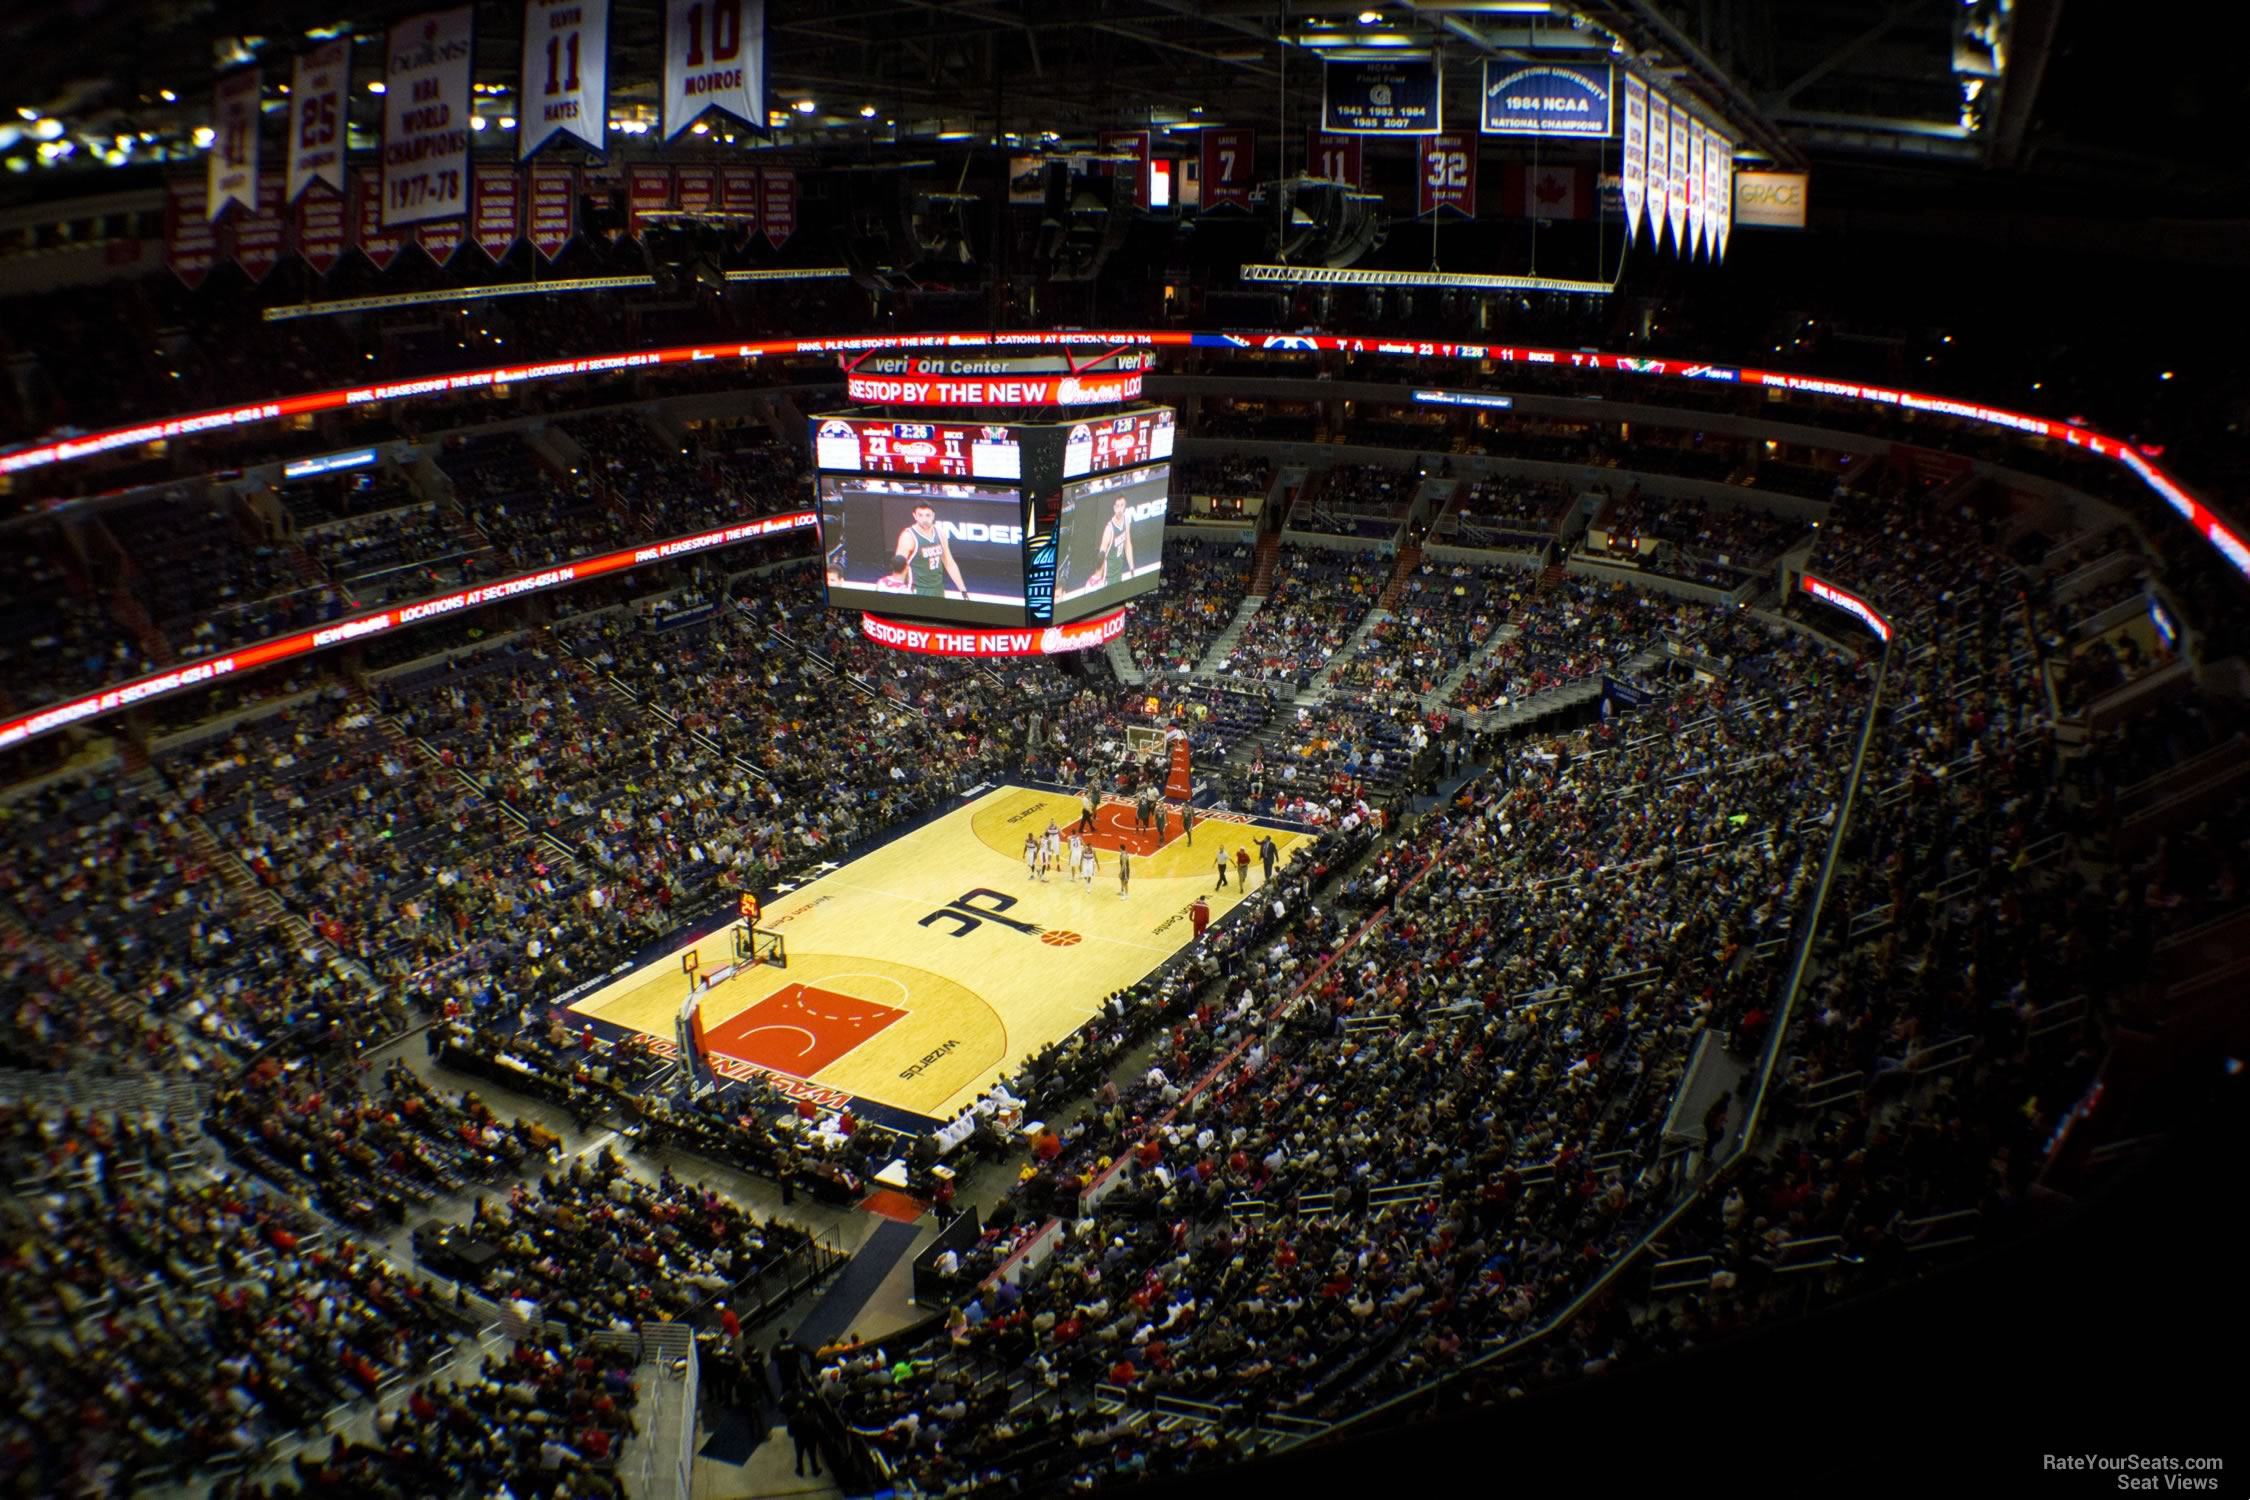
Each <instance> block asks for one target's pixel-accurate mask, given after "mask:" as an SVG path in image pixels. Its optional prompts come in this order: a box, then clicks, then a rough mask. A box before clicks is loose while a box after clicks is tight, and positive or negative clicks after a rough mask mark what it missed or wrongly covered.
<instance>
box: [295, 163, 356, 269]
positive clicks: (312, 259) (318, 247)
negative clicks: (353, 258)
mask: <svg viewBox="0 0 2250 1500" xmlns="http://www.w3.org/2000/svg"><path fill="white" fill-rule="evenodd" d="M297 253H298V254H299V255H301V256H303V257H304V259H305V264H306V265H308V266H311V267H312V268H313V270H314V271H315V272H316V273H318V274H319V275H322V276H326V275H327V274H328V273H329V272H330V271H331V270H333V269H334V268H335V265H336V262H337V261H339V260H342V259H343V258H344V195H343V194H342V193H339V192H337V191H336V190H335V189H334V188H332V187H330V186H328V184H326V183H324V182H323V183H315V184H314V185H313V187H312V190H311V191H310V192H308V193H306V194H305V196H304V197H302V198H299V199H298V200H297Z"/></svg>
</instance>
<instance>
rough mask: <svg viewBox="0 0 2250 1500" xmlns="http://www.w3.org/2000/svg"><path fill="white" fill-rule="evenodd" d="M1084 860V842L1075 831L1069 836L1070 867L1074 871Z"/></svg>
mask: <svg viewBox="0 0 2250 1500" xmlns="http://www.w3.org/2000/svg"><path fill="white" fill-rule="evenodd" d="M1085 858H1086V840H1085V839H1084V838H1082V837H1081V836H1080V835H1079V834H1077V833H1076V832H1075V831H1074V832H1073V833H1072V834H1071V836H1070V867H1071V868H1072V869H1073V870H1075V869H1077V868H1078V866H1079V865H1080V864H1081V863H1083V862H1084V860H1085Z"/></svg>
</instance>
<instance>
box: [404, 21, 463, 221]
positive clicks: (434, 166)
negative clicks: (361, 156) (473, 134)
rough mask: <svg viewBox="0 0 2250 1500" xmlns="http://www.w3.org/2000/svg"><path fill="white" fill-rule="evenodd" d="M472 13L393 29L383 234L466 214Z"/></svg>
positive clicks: (405, 24) (418, 22) (412, 22)
mask: <svg viewBox="0 0 2250 1500" xmlns="http://www.w3.org/2000/svg"><path fill="white" fill-rule="evenodd" d="M475 18H476V7H474V6H471V5H464V6H461V7H460V8H459V9H457V10H433V11H426V12H424V13H423V14H421V15H418V16H413V17H410V18H409V19H407V20H404V21H401V22H400V23H399V24H398V25H396V26H393V27H392V28H391V38H390V42H391V45H390V58H389V62H388V64H387V65H386V66H385V68H384V70H383V72H384V80H383V87H384V91H383V227H384V228H385V229H396V228H398V227H399V226H400V225H403V224H421V223H425V222H427V221H429V220H431V219H458V218H462V217H464V216H466V215H467V213H468V212H469V109H470V105H469V61H470V57H469V53H470V37H471V28H472V26H473V24H474V22H475Z"/></svg>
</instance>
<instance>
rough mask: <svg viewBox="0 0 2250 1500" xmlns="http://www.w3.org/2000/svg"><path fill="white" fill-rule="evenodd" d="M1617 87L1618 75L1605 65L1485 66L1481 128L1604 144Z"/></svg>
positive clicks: (1493, 131) (1539, 64)
mask: <svg viewBox="0 0 2250 1500" xmlns="http://www.w3.org/2000/svg"><path fill="white" fill-rule="evenodd" d="M1616 83H1617V70H1616V69H1615V68H1612V67H1611V66H1609V65H1608V64H1607V63H1603V64H1600V65H1599V66H1596V65H1591V64H1585V63H1529V64H1526V63H1515V62H1487V63H1486V64H1485V65H1484V110H1483V113H1482V115H1481V116H1480V126H1479V128H1480V129H1482V130H1483V132H1484V133H1485V134H1486V135H1567V136H1575V137H1577V138H1578V139H1579V140H1586V141H1591V140H1606V139H1608V137H1609V134H1610V121H1609V117H1610V107H1609V99H1610V95H1611V94H1612V93H1613V92H1614V91H1615V89H1616Z"/></svg>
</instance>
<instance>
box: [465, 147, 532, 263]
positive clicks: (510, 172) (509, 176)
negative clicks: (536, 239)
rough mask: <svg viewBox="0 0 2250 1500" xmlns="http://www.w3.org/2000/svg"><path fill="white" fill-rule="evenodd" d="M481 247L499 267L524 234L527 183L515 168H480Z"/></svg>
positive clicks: (478, 235) (478, 218)
mask: <svg viewBox="0 0 2250 1500" xmlns="http://www.w3.org/2000/svg"><path fill="white" fill-rule="evenodd" d="M474 222H475V225H476V241H477V248H478V249H479V250H482V251H483V252H484V253H485V255H486V256H488V257H489V258H490V259H491V260H492V261H493V262H494V263H495V264H497V263H498V262H500V261H503V260H506V259H507V258H508V252H509V251H510V250H513V249H514V248H515V247H516V240H517V237H518V236H520V235H521V234H522V233H523V182H522V180H521V179H520V178H518V177H517V175H516V170H515V168H513V167H498V166H486V167H479V168H477V213H476V219H475V221H474Z"/></svg>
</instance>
